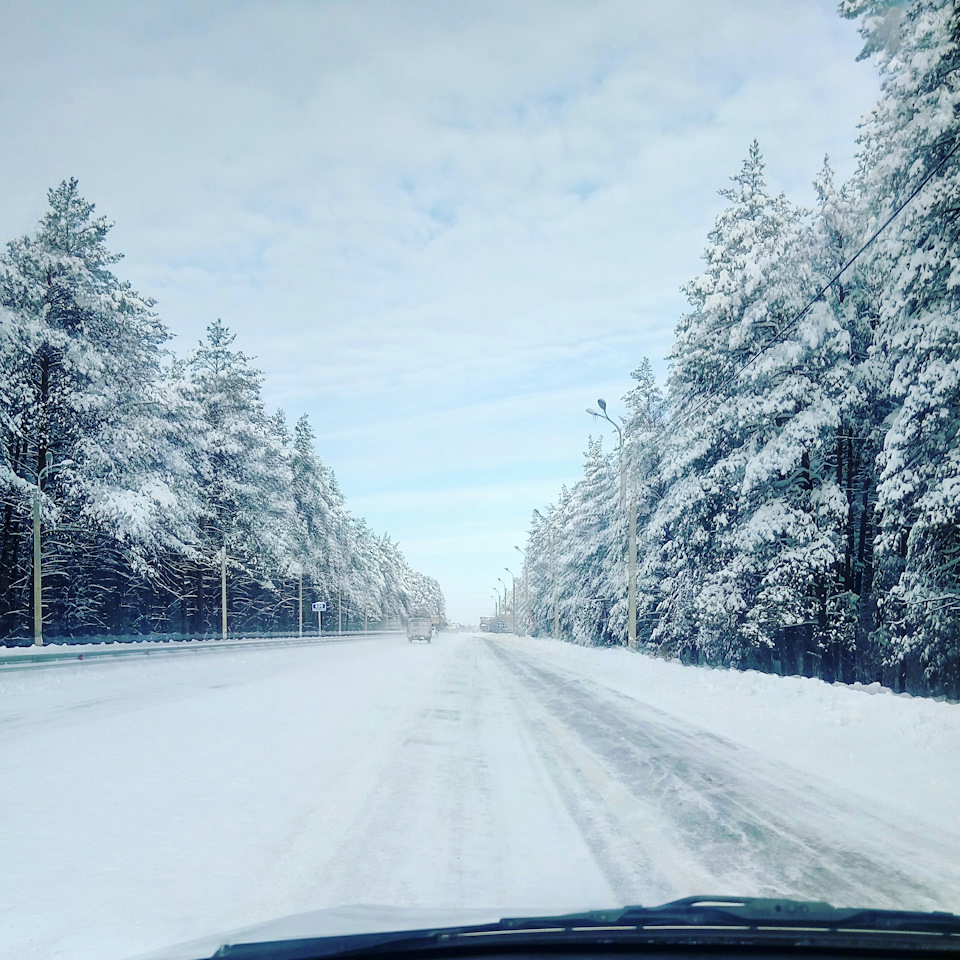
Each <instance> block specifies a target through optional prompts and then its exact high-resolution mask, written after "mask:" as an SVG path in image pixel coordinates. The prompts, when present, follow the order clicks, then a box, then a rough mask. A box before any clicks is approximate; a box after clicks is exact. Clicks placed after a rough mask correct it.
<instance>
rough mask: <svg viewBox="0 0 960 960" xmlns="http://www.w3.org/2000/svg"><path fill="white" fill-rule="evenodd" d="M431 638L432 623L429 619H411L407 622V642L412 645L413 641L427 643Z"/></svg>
mask: <svg viewBox="0 0 960 960" xmlns="http://www.w3.org/2000/svg"><path fill="white" fill-rule="evenodd" d="M432 638H433V622H432V621H431V620H430V618H429V617H411V618H410V619H409V620H408V621H407V642H408V643H413V641H414V640H426V641H427V643H429V642H430V640H431V639H432Z"/></svg>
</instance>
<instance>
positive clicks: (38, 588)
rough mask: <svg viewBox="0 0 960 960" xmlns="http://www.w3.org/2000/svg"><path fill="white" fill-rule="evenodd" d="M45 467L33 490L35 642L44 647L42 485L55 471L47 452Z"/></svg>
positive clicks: (41, 470) (38, 474) (51, 458)
mask: <svg viewBox="0 0 960 960" xmlns="http://www.w3.org/2000/svg"><path fill="white" fill-rule="evenodd" d="M44 462H45V466H44V467H42V468H41V469H40V470H39V472H38V473H37V482H36V485H35V486H34V488H33V642H34V645H35V646H38V647H42V646H43V570H42V568H41V550H40V484H41V483H42V482H43V478H44V476H45V475H46V474H48V473H49V472H50V471H51V470H53V454H52V453H51V452H50V451H49V450H47V452H46V454H45V456H44Z"/></svg>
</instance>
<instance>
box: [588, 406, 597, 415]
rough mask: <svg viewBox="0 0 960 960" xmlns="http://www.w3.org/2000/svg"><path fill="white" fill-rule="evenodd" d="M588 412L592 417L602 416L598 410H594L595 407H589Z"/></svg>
mask: <svg viewBox="0 0 960 960" xmlns="http://www.w3.org/2000/svg"><path fill="white" fill-rule="evenodd" d="M587 413H589V414H590V416H591V417H599V416H600V414H599V413H598V412H597V411H596V410H594V409H593V407H587Z"/></svg>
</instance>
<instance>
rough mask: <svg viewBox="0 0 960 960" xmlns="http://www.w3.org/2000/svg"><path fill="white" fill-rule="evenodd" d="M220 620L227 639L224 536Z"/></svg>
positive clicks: (221, 555)
mask: <svg viewBox="0 0 960 960" xmlns="http://www.w3.org/2000/svg"><path fill="white" fill-rule="evenodd" d="M220 620H221V632H222V634H223V639H224V640H226V639H227V538H226V537H224V538H223V552H222V553H221V554H220Z"/></svg>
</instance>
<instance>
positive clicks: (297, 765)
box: [0, 634, 960, 958]
mask: <svg viewBox="0 0 960 960" xmlns="http://www.w3.org/2000/svg"><path fill="white" fill-rule="evenodd" d="M565 647H566V645H563V648H565ZM553 648H555V649H558V650H559V652H561V653H562V656H557V655H555V654H554V653H553V652H552V649H553ZM605 653H607V654H608V656H607V659H606V660H605V661H603V664H604V665H606V664H608V663H612V662H613V661H611V660H610V659H609V658H610V657H611V656H618V657H622V658H624V660H623V662H624V663H625V664H626V665H627V666H631V665H632V664H633V663H634V662H638V661H640V660H641V659H642V658H638V657H631V656H630V655H629V654H626V653H624V652H623V651H610V652H604V651H570V650H569V648H568V649H562V648H557V647H556V645H552V647H551V645H549V644H544V643H543V642H542V641H529V640H528V641H522V640H519V639H516V638H494V637H489V636H488V637H470V636H464V635H449V634H444V635H441V636H440V638H439V639H438V640H437V641H435V642H434V643H432V644H430V645H427V644H417V645H410V644H407V643H406V642H404V640H403V638H402V637H399V636H391V637H384V638H376V639H369V640H357V641H355V642H352V643H345V644H336V645H330V646H327V647H296V648H287V649H280V650H269V649H266V650H265V649H256V650H250V651H243V652H223V653H221V654H218V655H216V656H206V657H198V658H193V657H188V658H179V657H178V658H174V657H171V658H167V659H165V660H164V659H159V658H158V659H155V660H151V661H150V662H144V661H134V662H123V661H120V660H118V661H115V662H99V663H93V662H91V663H78V664H77V665H75V666H70V667H63V668H59V669H56V670H38V671H19V672H17V673H15V674H12V675H9V676H3V677H0V770H2V777H0V864H2V866H0V952H2V953H3V954H4V955H9V956H18V957H40V956H44V957H49V956H58V955H60V956H69V957H94V956H95V957H98V958H111V957H113V958H116V957H123V956H129V955H132V954H135V953H138V952H141V951H146V950H151V949H156V948H158V947H161V946H164V945H166V944H171V943H176V942H179V941H182V940H188V939H191V938H194V937H197V936H200V935H204V934H207V933H211V932H214V931H217V930H229V929H233V928H237V927H241V926H244V925H247V924H250V923H254V922H258V921H261V920H268V919H271V918H273V917H277V916H280V915H284V914H290V913H295V912H300V911H306V910H312V909H316V908H320V907H325V906H334V905H340V904H347V903H383V904H393V905H399V906H423V907H464V906H471V907H473V906H480V907H487V906H492V907H497V908H503V909H504V910H505V911H506V912H512V911H513V910H519V909H522V908H528V907H532V908H536V909H543V910H569V909H575V908H588V907H598V906H610V905H616V904H621V903H625V902H635V903H637V902H638V903H648V904H649V903H655V902H662V901H664V900H666V899H670V898H672V897H675V896H685V895H689V894H695V893H696V894H701V893H733V894H738V895H748V894H774V893H776V894H781V895H785V896H800V897H806V898H824V899H828V900H831V901H833V902H837V903H842V904H855V905H862V904H867V905H878V906H903V907H909V908H918V909H950V910H958V909H960V838H958V836H957V833H956V826H957V825H956V824H949V823H946V824H942V825H941V826H942V829H936V830H932V829H931V828H930V824H929V823H927V824H925V825H924V827H923V828H921V827H914V826H911V825H910V821H911V820H916V818H914V817H910V816H909V815H908V814H906V813H905V811H904V809H902V808H898V807H897V806H895V805H893V804H890V803H885V802H884V801H883V800H882V799H876V798H872V799H871V798H869V797H866V795H865V794H863V793H857V792H855V791H853V790H848V789H845V788H844V787H843V785H842V784H838V783H837V782H836V778H834V780H832V781H831V780H829V779H824V780H820V779H817V780H816V783H814V782H813V781H814V778H812V777H811V776H810V773H809V770H806V771H805V770H804V769H803V768H802V765H799V766H798V765H791V764H790V763H787V762H781V761H779V760H778V759H776V758H775V757H773V756H771V754H770V751H769V750H766V751H764V750H760V749H754V748H753V747H751V746H750V745H747V744H745V743H744V742H742V741H738V740H736V739H732V738H731V737H730V736H728V735H722V734H720V733H718V732H717V731H716V730H711V729H709V728H708V727H707V726H705V725H704V724H703V718H702V717H701V718H699V719H700V722H699V724H698V723H694V722H691V720H690V719H689V717H685V716H684V712H683V711H682V710H678V711H676V712H674V711H667V710H665V709H663V708H662V705H656V698H655V697H651V696H645V695H644V691H643V690H640V689H638V690H636V692H630V691H629V690H625V685H624V683H623V682H617V683H613V682H606V681H605V680H604V678H603V676H602V672H603V671H602V670H600V671H599V672H598V670H597V669H593V670H592V672H591V670H590V669H587V668H588V667H590V665H591V664H595V663H599V662H600V661H598V660H596V659H589V660H588V659H586V657H587V656H588V655H589V656H591V657H593V658H597V657H603V656H604V654H605ZM581 655H582V656H581ZM578 656H581V659H580V660H578V659H577V657H578ZM619 662H620V661H617V663H619ZM581 667H582V669H581ZM742 677H743V675H739V678H742ZM720 679H721V680H722V677H721V678H720ZM731 679H732V680H733V681H734V685H733V686H731V689H739V688H736V683H737V682H740V683H741V684H742V679H740V680H737V677H736V676H735V675H731ZM761 680H762V681H763V682H766V681H767V680H769V681H777V680H779V678H761ZM783 689H786V687H784V688H783ZM811 689H812V688H811ZM843 693H844V694H849V695H850V696H860V697H862V698H864V699H865V700H872V699H879V698H870V697H868V696H867V695H866V694H853V693H850V692H848V691H843ZM741 699H742V697H741ZM890 700H891V702H892V704H893V709H896V710H908V709H909V710H914V712H916V711H917V710H922V709H925V708H926V707H925V705H923V704H920V705H919V706H917V707H914V706H913V705H912V704H911V703H905V702H904V701H902V700H897V699H896V698H890ZM796 703H797V700H796V699H795V698H794V699H789V709H791V710H794V711H796V710H797V707H796ZM898 705H900V706H898ZM931 706H937V707H944V708H946V709H947V710H950V709H956V708H951V707H950V705H946V704H942V705H931ZM785 709H787V705H786V701H785ZM953 718H954V714H949V715H947V720H948V721H949V722H950V723H952V722H953ZM944 729H946V730H948V732H949V730H951V729H952V728H950V727H949V726H948V727H945V728H944ZM787 747H788V745H787V744H784V751H783V756H784V760H786V759H787V758H788V757H789V756H790V755H791V751H790V750H789V749H788V748H787ZM800 754H802V750H801V751H800ZM932 773H934V771H931V774H932ZM865 797H866V798H865Z"/></svg>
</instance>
